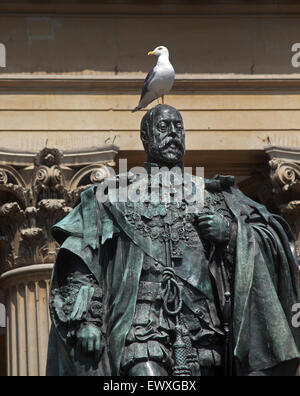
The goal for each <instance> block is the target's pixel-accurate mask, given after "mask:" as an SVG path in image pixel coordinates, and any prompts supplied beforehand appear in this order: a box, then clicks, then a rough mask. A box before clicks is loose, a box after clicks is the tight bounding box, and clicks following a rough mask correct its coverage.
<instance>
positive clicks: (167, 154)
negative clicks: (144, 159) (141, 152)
mask: <svg viewBox="0 0 300 396" xmlns="http://www.w3.org/2000/svg"><path fill="white" fill-rule="evenodd" d="M149 152H150V155H151V157H152V158H153V159H155V160H156V161H157V162H158V163H159V162H162V163H167V164H176V163H178V162H180V161H181V160H182V159H183V156H184V152H185V146H184V143H183V142H182V140H180V139H177V138H174V137H169V136H167V137H166V138H165V139H164V140H163V141H162V142H161V143H160V144H157V143H156V142H151V144H150V146H149Z"/></svg>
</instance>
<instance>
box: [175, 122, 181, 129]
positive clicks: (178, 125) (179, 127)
mask: <svg viewBox="0 0 300 396" xmlns="http://www.w3.org/2000/svg"><path fill="white" fill-rule="evenodd" d="M176 128H178V129H182V123H181V122H180V121H179V122H177V123H176Z"/></svg>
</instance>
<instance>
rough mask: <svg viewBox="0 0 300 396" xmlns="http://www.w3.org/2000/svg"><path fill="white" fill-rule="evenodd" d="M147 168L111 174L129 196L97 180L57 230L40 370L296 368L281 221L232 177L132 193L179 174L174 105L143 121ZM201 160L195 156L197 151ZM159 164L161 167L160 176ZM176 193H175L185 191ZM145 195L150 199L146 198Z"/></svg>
mask: <svg viewBox="0 0 300 396" xmlns="http://www.w3.org/2000/svg"><path fill="white" fill-rule="evenodd" d="M141 139H142V142H143V145H144V148H145V151H146V154H147V162H146V164H145V165H144V169H145V174H146V177H145V175H144V176H143V177H139V176H138V175H136V174H131V173H130V172H129V173H128V174H123V175H118V176H116V177H113V178H111V179H107V180H106V182H107V183H108V184H107V185H109V182H112V183H114V185H117V186H118V185H120V184H122V185H123V186H124V180H125V183H126V186H127V187H128V198H127V200H125V201H124V202H119V201H118V200H112V199H110V198H109V197H108V195H106V198H107V199H106V200H103V191H106V192H107V190H105V189H103V186H101V184H100V185H98V186H94V187H92V188H89V189H88V190H86V191H85V192H84V193H82V196H81V203H80V204H79V205H78V206H77V207H76V208H75V209H74V210H73V211H72V212H71V213H70V214H69V215H68V216H67V217H65V218H64V219H63V220H62V221H61V222H59V223H58V224H57V225H56V226H55V227H54V229H53V235H54V237H55V238H56V240H57V241H58V242H59V243H60V244H61V249H60V251H59V254H58V257H57V260H56V263H55V267H54V271H53V276H52V282H51V294H50V311H51V318H52V322H53V325H52V330H51V334H50V341H49V352H48V367H47V374H48V375H113V376H116V375H124V376H146V375H151V376H152V375H158V376H160V375H173V376H190V375H193V376H228V375H235V376H242V375H295V372H296V367H297V365H298V364H299V357H300V356H299V352H298V346H299V333H298V332H299V330H298V329H297V328H294V327H293V326H292V320H291V319H292V306H293V304H295V303H297V302H299V301H300V299H299V287H298V264H297V258H296V254H295V245H294V243H293V239H292V236H291V232H290V230H289V227H288V225H287V224H286V223H285V221H284V220H283V219H282V218H280V217H278V216H276V215H272V214H270V213H269V212H268V211H267V209H266V208H265V207H264V206H262V205H260V204H258V203H257V202H254V201H252V200H250V199H249V198H248V197H246V196H245V195H243V194H242V193H241V192H240V191H239V190H238V189H236V188H234V187H233V184H234V178H233V177H232V176H216V177H215V178H214V179H205V180H203V179H201V178H199V177H197V176H191V175H190V179H191V183H192V189H191V190H190V191H189V193H188V194H189V197H191V196H192V197H193V195H195V194H196V193H197V189H201V188H202V187H203V183H204V182H205V189H204V190H203V191H202V192H203V202H200V201H199V202H198V201H196V202H195V201H193V200H190V199H187V196H186V195H185V196H184V198H183V199H182V200H176V192H178V191H177V190H178V189H181V190H185V187H184V186H179V187H178V185H175V184H174V185H173V184H172V183H173V182H172V181H171V182H170V183H169V187H170V191H171V193H170V195H171V199H170V200H169V201H165V200H164V199H163V197H162V194H161V188H162V187H163V180H162V178H161V177H160V176H159V177H158V179H157V180H158V194H157V195H156V200H152V199H145V200H141V201H137V202H136V201H132V200H131V199H130V197H131V196H132V194H133V191H134V192H136V191H137V190H139V191H141V190H142V189H144V191H149V190H150V187H151V186H152V184H151V181H152V179H154V178H155V177H156V175H157V174H158V175H159V169H160V168H161V167H164V168H165V169H171V168H174V167H177V168H179V169H180V170H182V172H183V173H184V168H183V162H182V161H183V157H184V153H185V132H184V127H183V121H182V117H181V115H180V113H179V112H178V111H177V110H176V109H174V108H173V107H170V106H167V105H159V106H156V107H154V108H152V109H151V110H149V111H148V112H147V113H146V114H145V116H144V117H143V119H142V122H141ZM199 160H201V159H199ZM156 171H158V172H156ZM181 192H182V191H181ZM149 197H150V195H149Z"/></svg>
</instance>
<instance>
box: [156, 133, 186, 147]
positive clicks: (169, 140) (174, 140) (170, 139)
mask: <svg viewBox="0 0 300 396" xmlns="http://www.w3.org/2000/svg"><path fill="white" fill-rule="evenodd" d="M171 144H175V145H176V146H177V147H178V148H179V149H180V150H181V151H183V150H184V145H183V143H182V141H181V140H180V139H177V138H174V137H171V136H168V137H166V138H165V139H164V140H163V141H162V142H161V144H160V145H159V149H160V150H163V149H165V148H167V147H169V146H170V145H171Z"/></svg>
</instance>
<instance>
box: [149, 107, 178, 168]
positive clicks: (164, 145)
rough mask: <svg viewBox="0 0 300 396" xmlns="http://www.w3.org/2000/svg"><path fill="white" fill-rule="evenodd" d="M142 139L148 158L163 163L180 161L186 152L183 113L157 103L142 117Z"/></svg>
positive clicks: (168, 163) (170, 163) (150, 160)
mask: <svg viewBox="0 0 300 396" xmlns="http://www.w3.org/2000/svg"><path fill="white" fill-rule="evenodd" d="M141 139H142V142H143V145H144V148H145V151H146V153H147V160H148V161H149V162H155V163H158V164H161V165H167V166H173V165H176V164H178V163H180V162H181V161H182V159H183V157H184V153H185V132H184V127H183V121H182V117H181V114H180V113H179V111H178V110H176V109H175V108H174V107H171V106H168V105H157V106H155V107H153V108H152V109H150V110H149V111H148V112H147V113H146V114H145V115H144V117H143V118H142V122H141Z"/></svg>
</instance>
